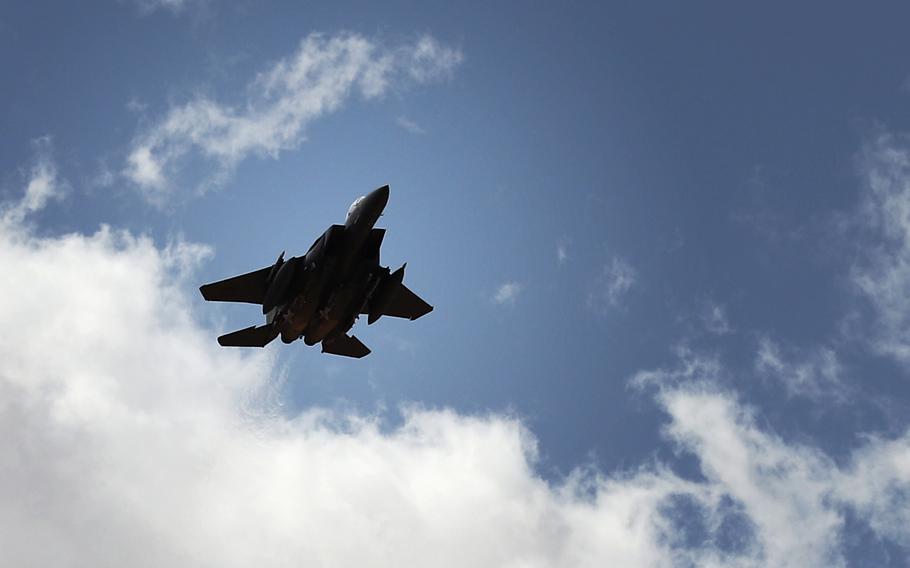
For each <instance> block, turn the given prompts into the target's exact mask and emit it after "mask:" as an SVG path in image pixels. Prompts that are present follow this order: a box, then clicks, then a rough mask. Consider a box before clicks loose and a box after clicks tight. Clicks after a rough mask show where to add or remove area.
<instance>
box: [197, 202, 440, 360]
mask: <svg viewBox="0 0 910 568" xmlns="http://www.w3.org/2000/svg"><path fill="white" fill-rule="evenodd" d="M388 201H389V186H387V185H385V186H383V187H380V188H379V189H377V190H376V191H373V192H372V193H370V194H369V195H365V196H363V197H360V198H358V199H357V200H355V201H354V203H353V204H352V205H351V208H350V209H349V210H348V216H347V219H346V220H345V223H344V225H332V226H331V227H329V228H328V229H327V230H326V231H325V232H324V233H323V234H322V236H321V237H319V238H318V239H316V242H314V243H313V246H311V247H310V250H308V251H307V253H306V254H305V255H304V256H301V257H292V258H289V259H287V260H284V252H282V253H281V255H279V257H278V260H277V261H276V262H275V264H274V265H272V266H267V267H265V268H262V269H259V270H255V271H253V272H249V273H247V274H241V275H240V276H234V277H233V278H228V279H226V280H221V281H219V282H213V283H211V284H205V285H203V286H201V287H200V288H199V291H200V292H202V297H203V298H205V299H206V300H208V301H211V302H246V303H249V304H262V313H263V314H265V325H261V326H258V327H256V326H252V327H248V328H245V329H241V330H238V331H235V332H232V333H228V334H227V335H222V336H221V337H219V338H218V343H219V344H221V345H224V346H233V347H265V346H266V345H267V344H268V343H269V342H271V341H272V340H273V339H275V338H276V337H278V336H279V335H280V336H281V340H282V341H284V342H285V343H291V342H292V341H294V340H296V339H300V338H303V341H304V343H306V344H307V345H315V344H317V343H319V342H322V352H323V353H332V354H335V355H343V356H345V357H357V358H360V357H363V356H364V355H367V354H369V353H370V350H369V348H367V346H366V345H364V344H363V343H361V342H360V340H359V339H357V338H356V337H354V336H353V335H347V332H348V330H350V329H351V327H352V326H353V325H354V322H355V321H356V320H357V318H358V316H359V315H360V314H367V316H368V317H367V323H368V324H372V323H373V322H375V321H376V320H378V319H379V318H380V317H382V316H394V317H399V318H407V319H411V320H415V319H417V318H419V317H420V316H423V315H425V314H427V313H429V312H430V311H432V310H433V306H431V305H429V304H428V303H426V302H424V301H423V300H422V299H420V298H419V297H418V296H417V295H416V294H414V293H413V292H411V291H410V290H408V288H407V286H405V285H404V284H403V283H402V280H403V279H404V268H405V266H406V265H407V263H405V265H402V267H401V268H399V269H398V270H396V271H394V272H390V271H389V269H388V268H387V267H383V266H380V265H379V248H380V246H381V245H382V238H383V236H384V235H385V229H376V228H374V227H373V225H375V224H376V221H377V220H378V219H379V216H380V215H382V210H383V209H385V206H386V203H388Z"/></svg>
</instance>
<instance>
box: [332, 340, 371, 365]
mask: <svg viewBox="0 0 910 568" xmlns="http://www.w3.org/2000/svg"><path fill="white" fill-rule="evenodd" d="M322 352H323V353H331V354H332V355H342V356H344V357H353V358H355V359H360V358H361V357H364V356H366V355H369V354H370V348H369V347H367V346H366V345H364V344H363V343H361V342H360V340H359V339H357V338H356V337H355V336H353V335H339V336H337V337H333V338H331V339H325V340H323V342H322Z"/></svg>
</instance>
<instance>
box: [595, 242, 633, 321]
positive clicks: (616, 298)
mask: <svg viewBox="0 0 910 568" xmlns="http://www.w3.org/2000/svg"><path fill="white" fill-rule="evenodd" d="M637 281H638V272H637V271H636V270H635V269H634V268H633V267H632V265H630V264H629V263H628V262H626V261H625V260H624V259H622V258H620V257H618V256H616V257H613V260H612V261H611V262H610V264H608V265H606V266H604V267H603V270H602V271H601V273H600V274H598V275H597V277H596V278H595V279H594V283H593V286H592V288H591V291H590V292H589V293H588V301H587V303H588V307H589V308H591V309H593V310H595V311H598V312H600V313H602V314H606V313H607V312H608V311H610V309H614V308H619V307H621V305H622V300H623V298H625V296H626V294H627V293H628V292H629V290H631V289H632V286H634V285H635V283H636V282H637Z"/></svg>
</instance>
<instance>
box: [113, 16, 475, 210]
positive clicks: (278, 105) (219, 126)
mask: <svg viewBox="0 0 910 568" xmlns="http://www.w3.org/2000/svg"><path fill="white" fill-rule="evenodd" d="M462 59H463V56H462V53H461V51H460V50H459V49H456V48H453V47H449V46H446V45H444V44H442V43H440V42H439V41H437V40H436V39H435V38H433V37H432V36H429V35H424V36H421V37H420V38H418V39H417V40H415V41H413V42H411V43H405V44H401V45H397V46H391V47H390V46H386V45H383V44H381V43H378V42H376V41H373V40H370V39H368V38H366V37H364V36H361V35H359V34H355V33H340V34H336V35H331V36H328V35H323V34H311V35H309V36H307V37H306V38H305V39H304V40H303V41H302V42H301V44H300V47H299V49H298V50H297V52H296V53H294V54H292V55H290V56H288V57H286V58H283V59H281V60H280V61H278V62H277V63H275V64H274V65H272V66H271V67H270V68H268V69H266V70H264V71H262V72H261V73H259V74H258V75H257V76H256V77H255V78H254V79H253V80H252V81H251V82H250V83H249V85H248V87H247V89H246V93H247V95H246V98H245V100H244V101H243V102H241V103H240V104H237V105H230V104H225V103H221V102H218V101H215V100H213V99H211V98H209V97H206V96H201V95H200V96H197V97H196V98H194V99H192V100H190V101H189V102H186V103H185V104H182V105H178V106H175V107H172V108H171V109H170V110H169V111H168V112H167V113H166V114H165V115H164V116H163V117H161V118H160V119H159V120H157V121H155V122H153V123H152V124H151V126H149V127H148V128H146V129H145V130H143V131H142V132H140V133H139V134H138V135H137V136H136V137H135V139H134V140H133V142H132V145H131V148H130V151H129V155H128V157H127V163H126V166H125V168H124V174H125V175H126V177H127V178H128V179H129V180H130V181H131V182H132V183H134V184H135V185H136V186H137V187H138V188H140V190H141V191H142V192H143V194H144V195H145V197H146V198H147V199H149V200H150V201H152V202H162V201H164V200H166V199H167V197H168V196H169V195H170V194H171V192H172V191H173V188H174V178H175V177H176V176H177V175H178V174H179V173H180V170H181V167H182V166H183V165H185V163H186V161H187V160H188V159H189V158H191V157H194V156H195V157H200V158H202V159H203V160H204V161H205V162H207V163H209V165H210V166H211V171H212V173H211V175H210V176H208V177H207V178H206V179H205V180H204V181H203V183H201V184H200V189H202V190H205V189H207V188H209V187H213V186H217V185H219V184H221V183H223V182H224V181H225V180H227V179H228V178H229V177H230V175H231V173H232V172H233V170H234V168H235V167H236V166H237V164H238V163H240V162H241V161H242V160H243V159H245V158H246V157H248V156H250V155H256V156H271V157H276V156H278V154H279V153H280V152H282V151H286V150H291V149H293V148H296V147H297V146H298V145H299V144H300V143H301V142H302V141H303V140H304V138H305V129H306V127H307V126H308V125H309V124H310V123H311V122H312V121H314V120H316V119H318V118H319V117H321V116H324V115H326V114H330V113H332V112H336V111H337V110H338V109H340V108H341V107H342V106H343V105H344V104H345V102H347V101H348V100H349V99H351V98H352V97H354V96H355V95H359V96H360V97H361V98H363V99H374V98H377V97H380V96H382V95H383V94H385V93H386V92H388V91H389V90H390V89H391V88H392V85H399V86H400V85H407V84H427V83H432V82H436V81H441V80H444V79H446V78H448V77H450V76H451V75H452V73H453V71H454V70H455V68H456V67H458V65H459V64H460V63H461V61H462Z"/></svg>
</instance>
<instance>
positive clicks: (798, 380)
mask: <svg viewBox="0 0 910 568" xmlns="http://www.w3.org/2000/svg"><path fill="white" fill-rule="evenodd" d="M755 369H756V370H757V371H758V373H759V374H760V375H762V376H763V377H765V378H767V379H769V380H773V381H776V382H778V383H779V384H781V385H782V386H783V387H784V389H785V390H786V392H787V395H788V396H804V397H807V398H812V399H816V400H828V401H833V402H846V400H847V395H848V388H847V385H846V383H845V382H844V380H843V374H844V370H843V367H842V365H841V363H840V360H839V359H838V357H837V353H835V352H834V350H832V349H829V348H827V347H820V348H818V349H815V350H813V351H811V352H810V353H808V354H801V353H799V352H798V351H796V350H793V349H791V350H788V351H787V353H786V354H785V352H784V349H783V348H782V347H781V346H780V345H779V344H778V343H776V342H774V341H773V340H771V339H770V338H768V337H762V338H761V339H760V340H759V347H758V353H757V354H756V357H755Z"/></svg>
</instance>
